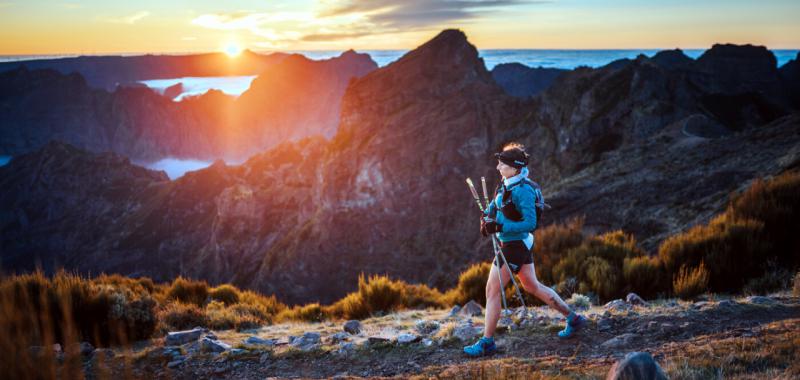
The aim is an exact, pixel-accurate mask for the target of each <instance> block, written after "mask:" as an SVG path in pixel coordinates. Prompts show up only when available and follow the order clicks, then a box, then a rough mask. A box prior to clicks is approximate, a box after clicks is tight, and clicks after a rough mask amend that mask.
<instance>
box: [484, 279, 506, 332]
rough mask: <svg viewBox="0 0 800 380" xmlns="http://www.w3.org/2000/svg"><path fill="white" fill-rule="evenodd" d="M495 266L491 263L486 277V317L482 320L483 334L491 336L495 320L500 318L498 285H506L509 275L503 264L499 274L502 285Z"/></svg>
mask: <svg viewBox="0 0 800 380" xmlns="http://www.w3.org/2000/svg"><path fill="white" fill-rule="evenodd" d="M497 270H498V269H497V266H496V265H494V264H492V269H491V270H490V271H489V278H488V279H486V319H485V321H484V329H483V336H485V337H487V338H491V337H492V336H494V331H495V329H497V321H498V320H499V319H500V308H501V307H502V305H501V303H500V302H501V299H500V298H501V294H500V286H506V284H507V283H508V280H509V279H510V278H511V277H510V276H509V272H508V269H506V266H503V270H502V271H501V272H500V275H501V276H502V278H503V283H502V285H501V284H500V279H499V278H498V276H497Z"/></svg>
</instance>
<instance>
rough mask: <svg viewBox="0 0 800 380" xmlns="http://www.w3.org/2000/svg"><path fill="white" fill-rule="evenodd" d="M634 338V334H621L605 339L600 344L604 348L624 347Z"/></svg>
mask: <svg viewBox="0 0 800 380" xmlns="http://www.w3.org/2000/svg"><path fill="white" fill-rule="evenodd" d="M634 339H636V334H631V333H628V334H622V335H618V336H615V337H613V338H611V339H609V340H607V341H605V342H604V343H603V344H601V345H600V346H601V347H605V348H624V347H626V346H628V345H630V344H631V342H632V341H633V340H634Z"/></svg>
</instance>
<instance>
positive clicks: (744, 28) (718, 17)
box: [0, 0, 800, 55]
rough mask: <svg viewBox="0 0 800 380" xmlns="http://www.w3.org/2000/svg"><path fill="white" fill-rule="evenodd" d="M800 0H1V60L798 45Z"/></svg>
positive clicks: (775, 47)
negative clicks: (440, 40)
mask: <svg viewBox="0 0 800 380" xmlns="http://www.w3.org/2000/svg"><path fill="white" fill-rule="evenodd" d="M797 20H800V1H798V0H762V1H754V0H751V1H743V0H708V1H704V0H694V1H685V0H649V1H643V0H616V1H598V0H552V1H535V0H529V1H523V0H485V1H483V0H446V1H445V0H427V1H422V0H406V1H387V0H371V1H357V0H291V1H242V0H226V1H219V0H214V1H212V0H194V1H168V0H136V1H124V2H123V1H111V0H105V1H101V0H97V1H95V0H92V1H78V0H72V1H47V0H0V55H45V54H106V53H185V52H209V51H224V50H226V49H227V50H231V49H234V50H235V49H250V50H253V51H258V52H268V51H292V50H346V49H351V48H352V49H356V50H376V49H413V48H414V47H416V46H419V45H420V44H422V43H424V42H425V41H427V40H428V39H430V38H432V37H433V36H435V35H436V34H437V33H438V32H439V31H441V30H443V29H447V28H458V29H461V30H463V31H464V32H465V33H466V34H467V37H468V38H469V40H470V42H472V43H473V44H474V45H476V46H477V47H478V48H479V49H666V48H675V47H678V48H683V49H707V48H709V47H710V46H711V45H712V44H714V43H717V42H725V43H737V44H744V43H752V44H757V45H765V46H767V47H769V48H770V49H797V48H800V22H798V21H797Z"/></svg>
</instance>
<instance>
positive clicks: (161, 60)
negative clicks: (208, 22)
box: [0, 50, 288, 91]
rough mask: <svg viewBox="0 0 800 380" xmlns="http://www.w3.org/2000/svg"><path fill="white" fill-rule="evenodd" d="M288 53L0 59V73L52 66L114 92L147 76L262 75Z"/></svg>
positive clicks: (156, 77) (96, 86) (50, 67)
mask: <svg viewBox="0 0 800 380" xmlns="http://www.w3.org/2000/svg"><path fill="white" fill-rule="evenodd" d="M287 56H288V55H287V54H284V53H272V54H268V55H262V54H256V53H253V52H251V51H250V50H245V51H243V52H242V53H241V54H240V55H239V56H238V57H236V58H230V57H228V56H227V55H225V54H224V53H206V54H190V55H151V54H148V55H139V56H128V57H125V56H81V57H75V58H57V59H37V60H29V61H14V62H0V73H2V72H4V71H10V70H15V69H18V68H20V67H25V68H27V69H29V70H37V69H52V70H55V71H58V72H60V73H62V74H71V73H78V74H81V75H82V76H83V77H84V78H86V82H87V83H88V84H89V86H90V87H93V88H98V89H106V90H107V91H114V89H116V88H117V86H119V85H125V86H129V85H130V84H132V83H134V82H138V81H141V80H147V79H170V78H180V77H215V76H231V75H259V74H261V73H262V72H263V71H264V70H265V69H267V68H268V67H270V66H272V65H274V64H276V63H279V62H281V61H282V60H284V59H285V58H286V57H287Z"/></svg>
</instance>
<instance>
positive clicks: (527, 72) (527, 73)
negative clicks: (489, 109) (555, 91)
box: [492, 63, 567, 98]
mask: <svg viewBox="0 0 800 380" xmlns="http://www.w3.org/2000/svg"><path fill="white" fill-rule="evenodd" d="M565 71H567V70H562V69H547V68H543V67H536V68H531V67H528V66H525V65H523V64H520V63H503V64H500V65H497V66H495V67H494V69H492V78H494V80H495V81H496V82H497V84H499V85H500V87H503V89H504V90H506V92H507V93H508V94H510V95H513V96H517V97H521V98H524V97H529V96H533V95H536V94H538V93H540V92H542V91H544V90H546V89H547V88H548V87H550V85H551V84H552V83H553V81H555V79H556V78H558V76H559V75H561V74H562V73H564V72H565Z"/></svg>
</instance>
